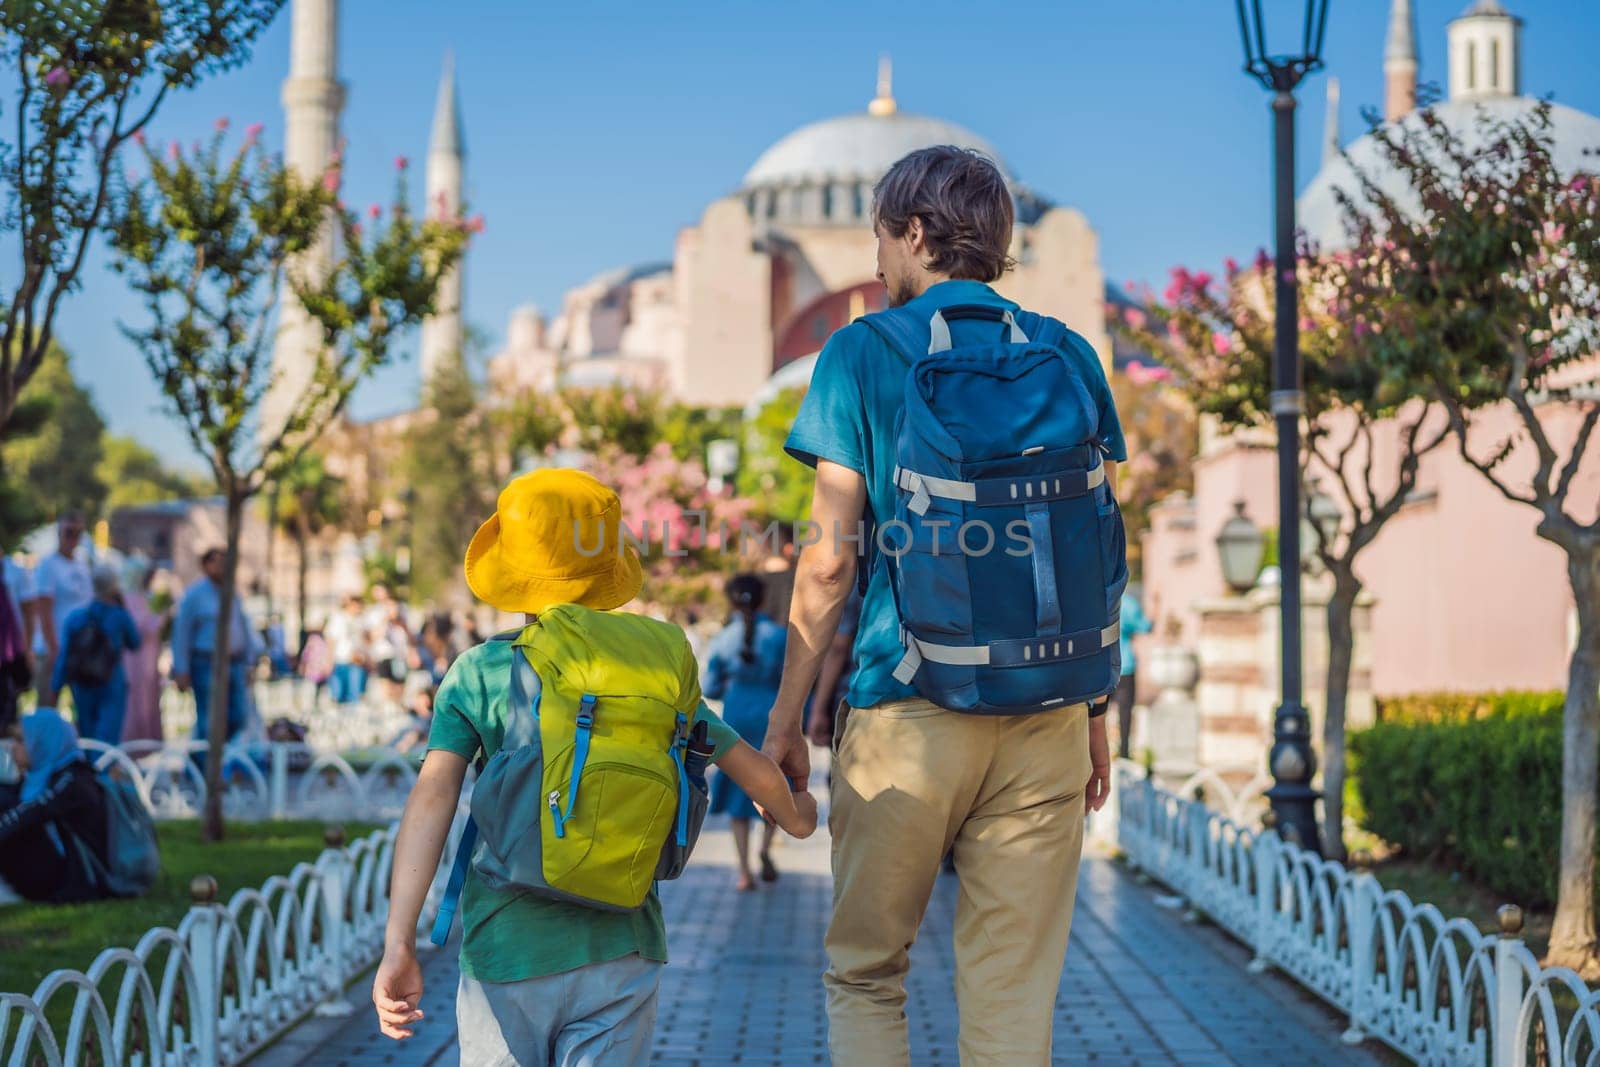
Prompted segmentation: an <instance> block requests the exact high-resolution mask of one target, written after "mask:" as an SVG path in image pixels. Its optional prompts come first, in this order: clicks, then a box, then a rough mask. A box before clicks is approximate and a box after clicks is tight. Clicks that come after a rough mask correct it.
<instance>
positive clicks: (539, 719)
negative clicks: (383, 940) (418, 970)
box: [433, 604, 706, 945]
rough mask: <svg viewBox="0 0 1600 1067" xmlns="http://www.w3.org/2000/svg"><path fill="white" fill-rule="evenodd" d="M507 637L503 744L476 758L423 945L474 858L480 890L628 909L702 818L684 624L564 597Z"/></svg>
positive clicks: (437, 934)
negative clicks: (466, 811)
mask: <svg viewBox="0 0 1600 1067" xmlns="http://www.w3.org/2000/svg"><path fill="white" fill-rule="evenodd" d="M494 640H497V641H510V642H511V643H512V644H513V645H515V647H516V650H517V654H516V655H514V656H513V657H512V670H511V680H510V689H509V693H508V696H507V701H508V704H507V709H506V732H505V740H504V743H503V744H502V745H501V747H500V750H499V751H498V752H496V753H494V754H493V755H492V756H490V757H489V759H488V761H487V762H486V763H482V764H480V768H479V773H478V779H477V783H476V784H475V785H474V787H473V791H472V802H471V807H472V817H471V818H470V819H469V820H468V822H467V826H466V829H465V831H464V832H463V834H462V836H461V841H460V844H459V845H457V848H456V860H455V866H454V868H453V870H452V871H451V875H450V881H449V883H448V888H447V889H446V891H445V899H444V901H443V903H442V904H441V905H440V908H439V915H438V918H437V920H436V921H435V923H434V928H433V941H434V943H435V944H440V945H442V944H444V942H445V940H446V939H447V938H448V937H449V934H450V926H451V923H452V922H453V920H454V917H455V911H456V905H457V900H458V898H459V896H460V892H461V886H462V884H463V883H464V882H465V880H466V873H467V868H468V867H469V866H470V867H472V868H474V869H475V870H476V871H477V872H478V877H479V878H481V879H482V880H483V882H484V884H485V885H488V886H490V887H491V888H494V889H511V890H518V891H522V892H527V893H532V894H535V895H537V896H541V897H547V898H550V899H555V900H565V901H571V902H574V903H578V904H584V905H587V906H589V907H594V908H601V909H604V910H607V911H632V910H633V909H635V908H638V907H639V906H640V905H642V904H643V903H644V901H645V898H646V896H648V895H649V892H650V887H651V886H652V885H653V884H654V883H655V882H656V881H657V880H660V879H668V878H676V877H677V876H678V875H679V874H681V873H683V868H684V866H685V865H686V864H687V862H688V859H689V854H690V852H691V851H692V850H693V849H694V845H695V841H696V840H697V839H698V837H699V835H700V827H701V824H702V823H703V822H704V821H705V813H706V789H705V780H704V778H703V777H702V776H701V774H699V773H697V772H698V770H699V769H698V768H692V767H690V766H689V765H687V761H688V758H689V752H688V749H689V739H690V735H691V732H693V731H694V729H695V725H696V724H695V721H694V720H695V714H696V712H697V711H698V710H699V708H700V682H699V677H698V668H697V665H696V663H695V658H694V653H693V651H691V650H690V648H689V642H688V639H687V638H685V637H684V635H683V631H681V630H679V629H678V628H677V627H676V626H673V625H671V624H670V623H664V622H658V621H656V620H654V619H649V618H645V617H643V616H639V615H627V614H621V613H616V612H608V611H594V610H592V609H589V608H585V607H581V606H579V605H576V604H561V605H558V606H556V607H554V608H551V609H550V610H548V611H546V612H544V613H542V614H541V615H540V616H539V618H538V620H537V621H536V622H534V623H532V624H531V625H529V626H528V627H526V628H525V629H523V630H522V631H520V632H513V633H508V634H501V635H499V636H498V637H496V638H495V639H494Z"/></svg>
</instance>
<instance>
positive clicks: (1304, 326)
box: [1300, 315, 1317, 333]
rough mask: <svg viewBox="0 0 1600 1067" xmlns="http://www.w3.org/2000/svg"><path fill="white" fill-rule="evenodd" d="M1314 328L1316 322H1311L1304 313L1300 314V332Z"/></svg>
mask: <svg viewBox="0 0 1600 1067" xmlns="http://www.w3.org/2000/svg"><path fill="white" fill-rule="evenodd" d="M1316 328H1317V324H1316V323H1315V322H1313V321H1312V320H1311V318H1310V317H1309V316H1306V315H1301V316H1300V332H1301V333H1310V332H1311V331H1312V330H1314V329H1316Z"/></svg>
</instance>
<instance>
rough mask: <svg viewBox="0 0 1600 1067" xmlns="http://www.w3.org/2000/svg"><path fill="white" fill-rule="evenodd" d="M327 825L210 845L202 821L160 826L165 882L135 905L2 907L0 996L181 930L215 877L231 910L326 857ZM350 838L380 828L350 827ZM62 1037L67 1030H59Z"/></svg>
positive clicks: (248, 826) (238, 836) (241, 826)
mask: <svg viewBox="0 0 1600 1067" xmlns="http://www.w3.org/2000/svg"><path fill="white" fill-rule="evenodd" d="M325 826H326V824H324V823H321V822H309V821H293V822H260V823H245V822H235V823H229V824H228V830H227V839H226V840H225V841H223V842H222V843H221V844H217V845H207V844H204V843H202V842H201V840H200V825H199V823H198V822H189V821H186V822H161V823H157V824H156V833H157V835H158V836H159V837H160V839H161V866H162V871H161V878H160V879H159V880H158V881H157V882H156V884H155V886H154V887H152V888H151V890H150V892H148V893H146V894H145V895H144V896H143V897H140V898H138V899H136V900H101V901H95V902H94V903H91V904H13V905H10V906H7V907H0V990H5V991H7V992H12V993H32V992H33V990H34V988H35V987H36V986H37V985H38V984H39V981H40V980H41V979H42V978H44V976H45V975H47V974H49V973H50V972H51V971H53V970H56V969H58V968H62V967H66V968H72V969H75V970H87V969H88V967H89V964H90V963H92V962H93V961H94V958H95V956H96V955H97V954H98V953H99V952H100V950H101V949H104V948H109V947H113V946H115V947H122V948H132V947H133V946H134V945H135V944H136V943H137V942H138V940H139V938H140V937H142V936H143V935H144V932H145V931H146V930H148V929H150V928H151V927H152V926H170V927H172V928H174V929H176V928H177V926H178V923H180V922H182V921H183V917H184V915H185V914H186V913H187V912H188V910H189V905H190V901H189V880H190V879H191V878H193V877H194V876H195V875H199V874H209V875H211V876H212V877H213V878H215V879H216V880H217V885H218V887H219V893H218V896H217V900H218V902H219V903H223V904H226V903H227V901H228V898H229V897H231V896H232V895H233V894H234V893H235V892H236V891H238V890H240V889H245V888H251V889H253V888H256V887H258V886H260V885H261V883H262V882H265V881H266V880H267V879H268V878H270V877H272V876H273V875H275V874H285V875H286V874H288V873H289V872H290V871H291V870H292V869H293V868H294V865H295V864H297V863H299V862H301V861H302V860H305V861H311V860H315V859H316V858H317V856H318V855H319V854H320V853H321V852H322V850H323V848H324V847H325V846H324V845H323V836H322V835H323V831H324V829H325ZM344 826H345V831H346V834H347V836H348V838H349V839H350V840H354V839H355V838H356V837H358V836H360V835H364V834H366V833H368V832H370V831H371V830H373V829H376V827H374V826H370V825H365V824H360V823H346V824H344ZM51 1003H52V1010H51V1011H50V1016H51V1018H52V1019H55V1020H59V1022H58V1026H60V1027H63V1028H64V1026H65V1021H66V1019H67V1017H68V1016H69V1015H70V1010H71V1004H72V997H71V996H70V995H68V994H66V993H61V994H57V996H56V997H55V999H54V1000H53V1001H52V1002H51ZM58 1032H60V1031H58Z"/></svg>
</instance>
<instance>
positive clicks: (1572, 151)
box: [1296, 96, 1600, 248]
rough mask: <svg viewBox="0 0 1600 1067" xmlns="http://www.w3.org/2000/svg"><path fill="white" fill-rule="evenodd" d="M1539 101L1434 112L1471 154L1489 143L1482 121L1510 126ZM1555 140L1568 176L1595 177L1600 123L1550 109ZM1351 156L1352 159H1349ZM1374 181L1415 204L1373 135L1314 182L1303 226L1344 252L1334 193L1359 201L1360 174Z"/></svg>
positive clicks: (1301, 212) (1305, 198)
mask: <svg viewBox="0 0 1600 1067" xmlns="http://www.w3.org/2000/svg"><path fill="white" fill-rule="evenodd" d="M1537 106H1538V101H1536V100H1532V99H1530V98H1528V97H1523V96H1508V97H1489V98H1485V99H1479V100H1452V101H1447V102H1445V103H1442V104H1438V105H1435V107H1434V112H1435V113H1436V114H1437V115H1439V116H1440V117H1441V118H1442V119H1444V121H1445V123H1446V124H1447V125H1449V127H1450V128H1451V129H1452V130H1454V131H1456V132H1457V133H1458V134H1460V136H1461V138H1462V140H1463V141H1464V142H1465V143H1466V145H1467V146H1468V147H1469V148H1474V147H1477V146H1480V145H1481V144H1482V143H1483V142H1484V140H1485V137H1484V135H1483V132H1482V131H1481V130H1480V129H1479V127H1478V122H1479V117H1480V115H1487V117H1488V118H1489V119H1490V120H1491V121H1502V122H1503V121H1506V120H1508V119H1515V118H1522V117H1525V116H1527V115H1528V114H1530V113H1531V112H1532V111H1533V109H1534V108H1535V107H1537ZM1400 121H1401V122H1403V123H1406V124H1408V125H1413V126H1414V125H1417V124H1420V122H1421V119H1420V118H1418V117H1417V115H1416V114H1415V113H1413V114H1411V115H1408V116H1406V117H1405V118H1403V119H1401V120H1400ZM1550 135H1551V137H1552V138H1553V141H1554V148H1553V151H1552V157H1553V159H1554V160H1555V164H1556V166H1557V167H1558V168H1559V169H1560V170H1561V172H1562V173H1563V174H1575V173H1577V172H1579V171H1593V170H1596V169H1597V168H1600V157H1597V156H1595V155H1592V154H1590V153H1593V152H1595V151H1600V118H1596V117H1595V116H1593V115H1590V114H1586V113H1585V112H1582V111H1578V110H1575V109H1574V108H1570V107H1564V106H1562V105H1561V104H1552V105H1551V107H1550ZM1346 156H1347V157H1348V158H1346ZM1358 169H1359V170H1360V171H1361V172H1362V173H1365V174H1368V175H1373V176H1375V177H1376V178H1377V180H1378V185H1379V188H1381V189H1382V190H1383V191H1384V192H1385V193H1387V194H1389V195H1391V196H1394V197H1396V198H1399V199H1401V202H1402V203H1406V202H1410V203H1414V202H1415V197H1414V195H1413V194H1411V191H1410V189H1409V188H1408V186H1407V182H1406V179H1405V177H1404V176H1403V175H1402V174H1401V173H1400V172H1399V171H1397V170H1395V169H1394V167H1392V166H1391V165H1390V164H1389V161H1388V160H1387V159H1386V158H1384V154H1383V150H1382V148H1380V147H1379V145H1378V143H1377V141H1376V140H1374V139H1373V137H1372V135H1371V134H1370V133H1369V134H1366V135H1364V136H1362V137H1360V138H1358V139H1357V140H1355V141H1353V142H1351V144H1350V146H1349V147H1348V148H1347V149H1346V150H1345V156H1341V157H1339V158H1337V159H1335V160H1333V161H1332V162H1330V163H1329V164H1328V165H1327V166H1325V167H1323V168H1322V171H1321V172H1320V173H1319V174H1318V175H1317V176H1316V177H1315V178H1313V179H1312V180H1311V184H1310V185H1308V186H1306V190H1305V192H1303V193H1301V194H1300V197H1299V200H1298V201H1297V206H1296V210H1297V215H1298V219H1297V221H1298V223H1299V226H1300V228H1301V229H1302V230H1304V231H1305V232H1306V233H1308V234H1310V235H1311V237H1312V238H1314V239H1315V240H1316V241H1317V242H1318V243H1319V244H1321V245H1322V246H1323V247H1324V248H1339V247H1342V246H1343V245H1345V244H1346V242H1347V241H1348V238H1347V237H1346V235H1345V228H1344V212H1343V209H1342V208H1341V207H1340V206H1339V199H1338V196H1337V195H1335V190H1337V189H1343V190H1344V191H1345V192H1347V193H1349V194H1350V195H1351V196H1352V197H1357V198H1359V196H1360V191H1361V183H1360V181H1359V180H1358V179H1357V177H1356V170H1358Z"/></svg>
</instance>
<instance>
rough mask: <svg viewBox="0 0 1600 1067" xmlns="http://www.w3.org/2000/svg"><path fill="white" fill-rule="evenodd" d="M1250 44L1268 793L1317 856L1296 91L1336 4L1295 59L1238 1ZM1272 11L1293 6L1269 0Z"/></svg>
mask: <svg viewBox="0 0 1600 1067" xmlns="http://www.w3.org/2000/svg"><path fill="white" fill-rule="evenodd" d="M1235 3H1236V5H1237V7H1238V11H1239V32H1240V34H1241V35H1242V36H1243V38H1244V54H1245V64H1244V69H1245V72H1246V73H1248V74H1250V75H1251V76H1252V77H1254V78H1255V79H1256V80H1258V81H1260V82H1261V84H1262V85H1264V86H1265V87H1266V88H1267V90H1268V91H1269V92H1271V93H1272V131H1273V151H1274V182H1273V188H1274V197H1273V199H1274V210H1275V212H1276V220H1277V256H1276V257H1275V259H1274V264H1273V270H1274V272H1275V273H1276V275H1277V277H1276V295H1277V308H1276V312H1277V313H1276V316H1275V329H1274V334H1275V336H1274V344H1273V356H1272V416H1273V421H1274V422H1275V423H1276V424H1277V429H1278V564H1279V571H1280V573H1281V575H1282V579H1281V586H1280V589H1281V594H1282V599H1281V601H1280V607H1281V608H1282V612H1281V614H1282V653H1281V660H1282V665H1281V669H1280V671H1279V674H1280V676H1281V680H1282V693H1281V698H1280V700H1279V703H1278V710H1277V713H1276V715H1275V716H1274V718H1273V730H1272V733H1273V738H1272V751H1271V753H1270V754H1269V755H1268V757H1267V762H1268V765H1269V767H1270V769H1271V771H1272V778H1273V786H1272V788H1271V789H1270V790H1268V791H1267V796H1268V798H1270V800H1271V802H1272V811H1273V813H1274V814H1275V815H1276V816H1277V826H1278V829H1279V832H1280V833H1282V834H1284V836H1285V837H1286V838H1288V839H1289V840H1292V841H1296V842H1297V843H1298V844H1300V845H1302V846H1304V847H1305V848H1309V849H1312V850H1318V837H1317V813H1316V801H1317V794H1316V792H1315V791H1314V790H1312V788H1311V776H1312V775H1313V774H1314V773H1315V772H1316V756H1315V755H1314V754H1313V753H1312V751H1311V720H1310V716H1308V715H1307V714H1306V708H1305V702H1304V699H1303V684H1302V681H1301V677H1300V665H1301V653H1300V521H1299V516H1300V415H1301V412H1302V411H1303V410H1304V406H1305V405H1304V401H1303V397H1302V394H1301V391H1300V337H1299V314H1300V313H1299V300H1298V297H1299V293H1298V288H1297V285H1298V283H1297V280H1296V276H1295V263H1296V259H1297V256H1296V250H1295V224H1294V185H1295V183H1294V109H1295V99H1294V90H1295V87H1296V86H1298V85H1299V84H1300V81H1301V79H1303V78H1304V77H1305V76H1306V75H1307V74H1309V73H1310V72H1312V71H1314V70H1318V69H1320V68H1321V66H1322V39H1323V34H1324V32H1325V31H1326V29H1327V25H1328V3H1329V0H1306V5H1305V9H1306V10H1305V24H1304V27H1303V29H1302V32H1301V36H1300V51H1299V54H1297V55H1280V54H1275V53H1273V52H1271V51H1269V50H1268V47H1267V33H1266V22H1265V20H1264V19H1263V16H1262V10H1261V9H1262V3H1263V0H1249V3H1246V0H1235ZM1267 6H1269V7H1277V8H1281V7H1284V6H1287V5H1286V4H1284V3H1283V0H1267Z"/></svg>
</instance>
